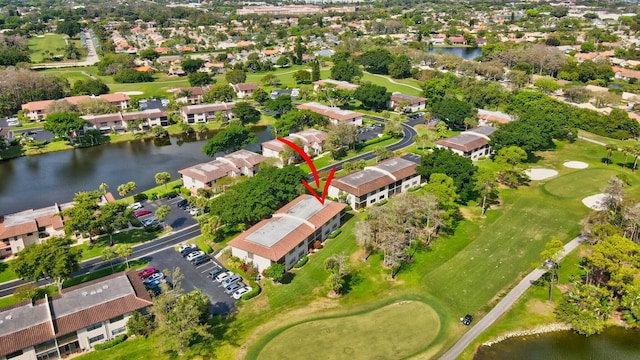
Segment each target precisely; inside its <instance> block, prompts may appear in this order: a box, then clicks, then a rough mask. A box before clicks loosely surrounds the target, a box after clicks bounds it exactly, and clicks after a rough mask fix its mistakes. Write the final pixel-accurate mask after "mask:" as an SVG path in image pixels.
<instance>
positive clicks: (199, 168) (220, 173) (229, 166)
mask: <svg viewBox="0 0 640 360" xmlns="http://www.w3.org/2000/svg"><path fill="white" fill-rule="evenodd" d="M266 159H267V158H266V157H264V156H262V155H260V154H257V153H254V152H251V151H249V150H244V149H243V150H238V151H236V152H233V153H231V154H227V155H225V156H222V157H218V158H216V159H214V160H212V161H209V162H206V163H201V164H197V165H194V166H191V167H188V168H186V169H182V170H180V171H178V173H179V174H182V175H183V176H187V177H190V178H192V179H195V180H198V181H200V182H202V183H204V184H207V183H210V182H212V181H215V180H218V179H221V178H223V177H225V176H230V175H232V174H233V173H241V171H240V168H241V167H244V166H246V167H253V166H255V165H257V164H259V163H260V162H262V161H264V160H266Z"/></svg>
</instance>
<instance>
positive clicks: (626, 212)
mask: <svg viewBox="0 0 640 360" xmlns="http://www.w3.org/2000/svg"><path fill="white" fill-rule="evenodd" d="M624 186H625V183H624V181H623V180H621V179H619V178H617V177H613V178H611V180H610V181H609V183H608V184H607V186H606V187H605V189H604V193H605V198H604V200H603V201H602V205H603V209H602V210H600V211H598V212H596V213H595V214H592V215H591V216H590V217H589V219H588V222H587V227H586V229H585V230H586V232H587V234H588V235H589V236H590V245H589V251H588V255H586V256H585V257H584V259H583V261H582V263H581V267H582V268H583V270H584V272H585V273H584V277H583V278H581V279H579V280H577V281H575V282H574V283H573V284H572V288H571V289H569V290H568V291H567V292H565V293H564V294H563V297H562V299H561V301H560V303H559V304H558V306H557V308H556V315H557V316H558V318H559V319H560V320H562V321H566V322H569V323H571V325H572V326H573V328H574V330H575V331H576V332H578V333H580V334H583V335H592V334H597V333H599V332H600V331H602V330H603V329H604V327H605V325H606V322H607V320H608V319H609V318H610V317H611V316H612V315H613V313H614V312H615V313H617V314H619V315H620V317H621V318H622V319H623V320H625V321H626V322H627V323H629V324H631V325H635V324H638V323H639V322H640V301H639V300H640V285H639V284H638V282H637V277H638V276H639V275H640V245H639V244H638V241H639V238H638V225H639V224H640V211H638V208H637V206H636V203H633V202H630V201H627V200H625V194H624Z"/></svg>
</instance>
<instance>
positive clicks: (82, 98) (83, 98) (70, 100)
mask: <svg viewBox="0 0 640 360" xmlns="http://www.w3.org/2000/svg"><path fill="white" fill-rule="evenodd" d="M62 100H65V101H66V102H68V103H69V104H71V105H78V104H79V103H81V102H83V101H87V100H91V97H90V96H89V95H79V96H69V97H66V98H64V99H62Z"/></svg>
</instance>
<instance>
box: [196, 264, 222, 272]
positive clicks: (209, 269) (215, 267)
mask: <svg viewBox="0 0 640 360" xmlns="http://www.w3.org/2000/svg"><path fill="white" fill-rule="evenodd" d="M217 268H218V265H215V266H214V267H210V268H208V269H205V270H204V271H201V272H200V273H201V274H204V273H206V272H207V271H211V270H213V269H217Z"/></svg>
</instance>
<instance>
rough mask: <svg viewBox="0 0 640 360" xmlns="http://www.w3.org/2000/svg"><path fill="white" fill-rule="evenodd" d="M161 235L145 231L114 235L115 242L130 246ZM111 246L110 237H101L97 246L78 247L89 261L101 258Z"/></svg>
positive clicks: (136, 230) (139, 230)
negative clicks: (103, 252) (104, 251)
mask: <svg viewBox="0 0 640 360" xmlns="http://www.w3.org/2000/svg"><path fill="white" fill-rule="evenodd" d="M158 235H159V233H148V232H146V231H144V229H133V230H129V231H123V232H121V233H117V234H114V235H113V242H114V243H116V244H130V245H136V244H140V243H143V242H146V241H150V240H153V239H155V238H157V237H158ZM108 245H109V236H101V237H99V238H98V239H97V241H96V243H95V245H91V246H89V245H86V244H82V245H78V246H79V247H80V248H82V250H83V251H82V259H81V261H83V260H87V259H91V258H94V257H96V256H100V254H101V253H102V250H104V249H105V248H106V247H107V246H108Z"/></svg>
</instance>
